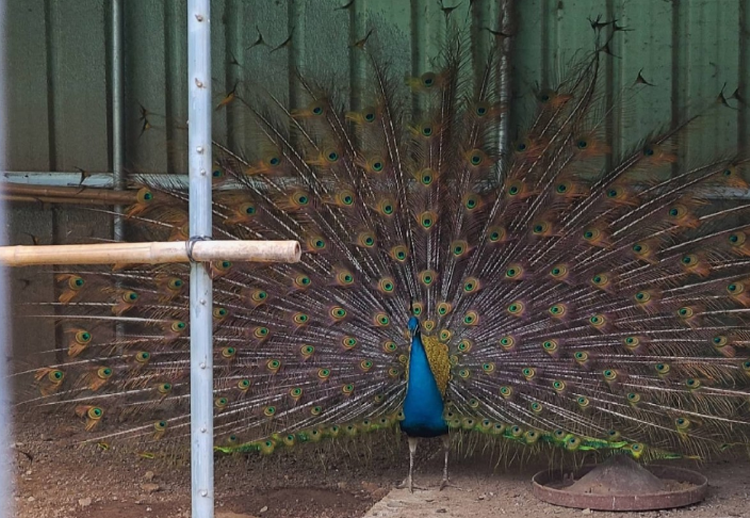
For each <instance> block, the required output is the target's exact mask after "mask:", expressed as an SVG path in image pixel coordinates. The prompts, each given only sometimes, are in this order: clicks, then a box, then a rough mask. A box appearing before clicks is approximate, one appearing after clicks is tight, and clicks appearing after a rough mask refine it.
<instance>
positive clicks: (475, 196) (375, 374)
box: [24, 23, 750, 490]
mask: <svg viewBox="0 0 750 518" xmlns="http://www.w3.org/2000/svg"><path fill="white" fill-rule="evenodd" d="M604 26H607V24H604V23H601V24H599V27H597V29H598V30H600V29H601V27H604ZM609 26H610V28H612V27H614V28H619V27H617V25H616V24H609ZM615 32H616V31H615ZM610 36H611V35H610ZM597 41H598V43H597V45H596V47H595V48H594V49H593V50H592V51H591V52H589V53H588V54H587V55H585V56H579V57H578V59H577V61H576V63H575V64H572V65H571V66H569V67H567V69H566V71H565V73H564V75H563V77H562V79H561V80H560V81H559V83H558V84H556V85H555V86H554V87H553V88H540V89H538V90H537V91H536V92H535V95H534V104H535V112H534V115H533V117H531V119H530V120H529V123H528V124H527V129H526V130H525V131H524V132H523V133H519V134H518V135H513V138H512V143H511V145H510V146H509V147H507V148H506V147H505V146H504V145H503V144H502V142H503V138H501V137H502V136H501V135H500V133H501V125H500V124H499V121H500V120H501V118H502V117H503V116H504V113H506V111H507V109H508V105H507V103H506V102H504V101H503V99H502V96H501V95H500V93H501V89H500V88H499V82H500V76H499V72H498V66H497V60H498V49H493V51H492V52H490V53H489V54H488V58H487V60H486V62H485V66H484V67H483V69H482V70H480V71H479V72H477V71H476V70H475V69H474V68H472V67H470V66H468V62H469V61H470V60H471V53H470V49H469V48H468V45H467V44H466V41H465V39H464V37H463V36H461V35H460V34H457V35H455V36H452V37H451V38H449V41H448V42H447V43H446V45H445V46H444V49H443V50H442V52H441V54H440V56H439V59H437V60H436V62H435V63H434V68H433V71H432V72H427V73H424V74H422V75H419V76H416V77H407V78H406V80H404V78H403V77H400V76H398V75H397V74H396V73H394V72H393V70H392V69H391V68H390V67H389V65H388V63H387V61H386V60H383V59H379V58H378V57H376V56H377V54H376V53H375V52H371V51H370V48H369V47H370V45H369V44H367V45H365V40H363V43H362V45H358V46H356V48H354V49H353V51H354V52H360V53H362V55H364V56H366V59H367V60H368V63H369V67H368V72H367V73H368V77H369V78H371V81H370V82H369V84H370V87H371V88H370V91H369V97H368V98H367V99H368V101H367V102H366V103H363V105H364V106H365V107H364V108H363V109H361V110H356V111H347V110H346V109H345V108H344V106H346V103H345V101H344V99H343V98H342V96H341V93H340V92H338V91H337V89H336V88H333V87H331V86H330V85H329V86H326V85H321V84H319V83H316V82H314V81H312V80H310V79H308V78H306V77H305V76H304V75H302V74H300V75H299V77H298V78H297V81H298V85H299V90H300V92H301V93H302V94H303V95H304V96H306V104H303V105H301V107H297V108H294V109H292V108H289V107H288V106H287V105H286V104H285V103H284V102H282V101H281V100H280V99H279V98H278V96H276V95H275V94H274V92H270V91H262V89H261V88H260V87H258V86H257V85H253V87H252V88H248V89H247V90H248V91H253V92H255V95H254V96H250V95H249V94H247V95H246V94H245V93H244V90H243V88H242V86H241V85H240V87H239V88H238V87H237V85H235V88H234V89H233V90H232V91H231V92H230V94H228V95H226V97H225V98H223V99H222V100H221V102H220V103H219V105H218V106H217V110H222V109H226V107H227V106H229V105H232V106H242V107H243V109H244V110H245V111H246V114H247V118H248V119H249V120H252V122H253V124H254V127H255V130H254V131H255V135H256V137H257V139H258V142H260V145H259V146H255V148H257V149H258V151H257V153H255V154H252V155H250V154H245V153H244V152H240V151H237V150H234V149H233V148H232V147H230V146H228V145H224V144H221V143H219V142H216V143H215V151H214V152H215V155H214V156H215V161H216V164H215V166H214V168H213V170H212V177H213V184H214V187H215V190H214V202H213V214H212V217H213V239H228V240H231V239H272V240H275V239H293V240H298V241H299V242H300V243H301V245H302V248H303V256H302V260H301V262H300V263H297V264H271V263H269V264H237V263H232V262H230V261H217V262H213V263H211V264H210V271H211V276H212V279H213V285H214V307H213V322H214V329H213V332H214V377H215V387H214V412H215V415H214V418H215V445H216V446H215V448H216V450H217V451H219V452H224V453H245V454H251V453H253V452H259V453H261V454H271V453H272V452H273V451H275V450H280V449H284V448H291V447H301V446H300V445H301V443H317V442H319V441H323V440H330V439H336V438H339V440H340V439H341V438H345V437H348V438H351V439H352V440H358V439H359V438H360V437H361V436H363V435H365V434H368V433H372V432H376V431H383V430H396V431H397V430H399V429H400V430H401V431H402V432H403V433H404V434H405V435H406V436H407V438H408V445H409V455H410V463H409V472H408V474H407V476H406V479H405V480H404V486H405V487H407V488H408V489H409V490H413V488H414V483H413V470H414V459H415V453H416V450H417V443H418V441H419V439H420V438H430V437H437V438H441V439H442V441H443V445H444V448H445V468H444V472H443V477H442V483H441V486H440V487H441V488H443V487H445V486H446V485H447V484H449V478H448V459H449V451H450V449H451V445H452V444H455V443H456V441H452V440H451V438H458V439H456V440H457V441H462V442H463V444H472V445H480V446H481V444H486V445H487V444H491V445H498V444H500V445H511V446H512V447H518V448H523V449H525V451H528V452H529V455H532V454H539V455H542V454H547V455H549V454H548V453H545V452H548V451H549V450H550V448H557V450H553V451H562V452H568V453H570V454H576V453H583V454H586V455H590V454H597V455H603V456H607V455H612V454H624V455H628V456H631V457H632V458H635V459H640V460H644V461H645V460H650V459H668V458H686V457H687V458H707V457H709V456H711V455H713V454H717V453H719V452H722V451H727V450H730V449H734V448H736V449H739V450H744V449H746V448H747V445H748V444H749V443H750V351H748V345H749V344H750V331H749V330H748V328H747V324H748V320H749V319H750V241H748V239H750V222H748V220H747V219H746V218H747V210H748V209H750V204H749V203H747V202H744V201H738V202H733V203H729V202H726V201H725V200H720V199H719V198H720V196H721V193H722V192H725V191H726V190H727V189H747V188H748V184H747V183H746V181H745V180H744V179H743V171H744V170H745V169H746V168H747V164H748V159H747V158H745V157H743V156H741V155H736V154H732V155H726V156H716V157H711V158H707V159H704V160H702V161H700V162H698V163H694V162H691V163H686V162H687V161H686V160H684V156H683V155H681V147H680V143H681V141H682V140H683V139H684V138H686V136H687V135H688V134H690V133H691V132H693V131H694V128H695V127H697V126H699V125H700V121H701V120H703V119H704V118H705V117H706V116H708V114H709V113H710V112H711V110H712V109H724V107H723V106H718V108H717V107H709V109H707V110H706V111H705V112H703V113H701V114H699V115H698V116H690V117H688V116H686V117H684V118H682V119H679V120H676V121H673V123H672V124H671V125H669V126H668V127H667V128H666V129H663V130H655V131H653V132H652V133H650V134H649V135H648V136H647V137H645V138H644V139H643V140H642V141H641V142H639V143H637V144H636V145H635V146H633V147H632V148H630V149H627V150H621V151H617V152H614V151H613V149H612V146H611V145H610V144H608V142H609V140H608V133H607V132H608V121H609V119H610V117H612V116H613V109H612V108H611V107H608V106H609V105H608V104H607V103H609V102H611V101H612V99H611V98H608V97H607V96H605V95H603V94H602V93H601V90H602V84H603V83H604V82H605V81H606V78H605V77H604V76H605V74H604V73H603V66H602V63H603V60H604V59H605V58H606V57H607V56H608V54H609V53H610V51H609V47H608V40H607V39H604V40H601V41H599V40H597ZM639 79H640V80H636V81H635V82H634V84H633V87H632V89H634V90H637V89H639V88H648V87H649V86H650V85H649V84H648V82H647V81H645V80H643V79H642V76H641V75H639ZM628 95H629V94H628V93H627V92H623V93H621V94H620V95H619V98H618V99H616V100H615V101H616V102H625V100H626V99H627V96H628ZM718 104H722V103H718ZM134 181H140V182H141V183H139V190H138V191H137V200H136V201H135V202H134V203H133V204H132V205H131V206H129V207H127V209H126V214H125V217H126V221H127V223H128V225H129V227H130V229H131V233H132V237H133V238H139V239H149V240H179V241H183V240H187V239H188V237H189V229H188V224H187V201H188V199H187V193H186V192H185V190H184V188H183V186H182V185H181V184H180V183H179V182H178V181H177V180H175V181H174V182H167V183H161V184H149V182H148V179H147V178H141V179H139V178H137V177H136V178H134ZM56 281H57V283H58V286H57V288H58V289H57V300H55V301H52V302H50V303H49V305H51V306H53V307H54V308H55V309H56V312H57V314H56V316H55V318H56V321H57V322H58V328H59V329H60V334H61V336H62V337H63V339H62V345H61V347H60V348H59V349H55V350H53V351H51V353H54V354H55V355H56V359H55V361H52V362H49V364H48V365H46V366H45V367H42V368H35V369H33V370H32V371H30V372H31V374H33V378H34V385H35V387H36V388H35V393H34V395H33V396H32V397H30V398H29V399H28V400H27V401H25V402H24V405H26V406H29V407H33V408H37V409H38V408H42V409H49V410H52V411H54V415H55V416H60V417H61V418H68V417H72V418H75V419H77V420H79V421H80V427H81V429H82V430H83V431H84V432H85V436H84V437H85V438H84V439H83V441H84V442H86V443H91V444H98V445H100V446H102V445H109V444H110V443H115V442H117V443H119V444H127V445H132V446H133V447H134V448H135V449H136V450H137V451H139V452H141V454H144V452H176V451H179V450H180V449H183V450H185V449H186V448H187V446H188V443H189V434H190V428H189V418H190V416H189V397H190V386H189V346H188V345H189V344H188V328H189V325H190V323H189V321H188V314H189V311H188V267H187V266H186V265H181V264H170V265H159V266H149V265H139V264H117V265H114V267H112V268H107V269H99V268H94V267H86V268H82V269H63V270H59V271H58V272H57V274H56ZM154 454H156V453H154Z"/></svg>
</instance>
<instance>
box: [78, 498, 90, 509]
mask: <svg viewBox="0 0 750 518" xmlns="http://www.w3.org/2000/svg"><path fill="white" fill-rule="evenodd" d="M78 505H80V506H81V507H88V506H90V505H91V497H90V496H87V497H86V498H81V499H79V500H78Z"/></svg>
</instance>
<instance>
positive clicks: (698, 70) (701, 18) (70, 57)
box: [8, 0, 750, 171]
mask: <svg viewBox="0 0 750 518" xmlns="http://www.w3.org/2000/svg"><path fill="white" fill-rule="evenodd" d="M9 3H10V9H9V25H8V27H9V32H8V35H9V42H8V43H9V45H8V58H9V60H10V69H9V70H10V72H11V79H12V80H11V81H10V85H9V86H10V89H9V96H10V112H9V122H10V127H11V129H12V132H11V141H10V146H9V150H10V156H9V164H10V167H11V169H14V170H35V171H46V170H58V171H74V170H76V168H78V167H80V168H83V169H86V170H88V171H106V170H109V169H111V164H110V161H111V153H110V151H109V150H110V147H111V146H109V140H110V138H109V135H110V133H111V131H110V130H111V110H110V109H109V101H110V89H109V86H110V77H109V73H108V63H109V45H110V36H109V34H110V26H109V11H110V9H109V2H106V1H104V0H11V1H10V2H9ZM348 3H349V0H287V1H283V0H216V1H214V2H213V3H212V4H213V5H212V9H213V17H212V18H213V20H212V21H213V24H212V29H213V54H214V55H213V62H214V73H213V77H214V89H215V92H216V96H217V100H218V99H220V98H221V95H222V92H225V91H227V90H229V89H231V88H232V86H233V85H234V83H235V82H236V81H237V80H239V79H247V78H248V77H250V78H256V79H257V80H259V81H261V84H262V85H263V86H265V87H269V88H270V89H272V90H273V91H274V93H277V94H278V95H280V97H281V98H282V99H283V100H285V101H286V100H288V99H290V96H291V99H292V102H294V101H295V91H294V88H293V87H292V88H290V81H289V67H290V65H292V66H301V67H302V68H303V69H305V70H308V71H312V72H313V73H314V74H313V75H314V76H316V77H319V78H324V77H331V76H333V77H335V78H336V86H337V87H338V88H340V89H341V90H342V91H343V92H344V93H345V94H349V95H347V97H351V98H353V99H354V100H355V102H356V100H357V98H358V95H357V92H359V91H363V90H364V87H366V85H364V84H363V82H364V81H365V80H366V79H362V75H361V73H360V72H362V71H363V70H364V60H363V58H362V53H361V52H357V51H356V50H353V49H351V48H350V47H349V45H350V43H351V42H353V41H356V40H358V39H360V38H362V37H364V35H365V34H366V33H367V31H368V30H369V29H370V28H373V27H374V28H376V31H375V32H374V34H373V35H372V37H371V40H370V42H371V43H374V44H375V46H377V47H379V48H381V49H382V53H383V54H385V55H387V56H388V57H389V59H392V61H393V62H394V65H395V67H396V68H397V69H399V71H402V72H403V73H404V74H407V73H414V72H421V71H425V70H428V69H429V68H430V64H429V60H430V58H432V57H434V55H435V54H436V52H437V49H438V48H439V45H440V41H441V38H442V37H443V35H444V33H445V19H446V17H445V15H444V13H443V11H441V4H440V1H439V0H411V1H407V0H354V2H353V4H352V5H351V6H350V7H349V8H348V9H337V7H340V6H342V5H346V4H348ZM453 4H458V7H457V8H456V9H455V10H454V11H453V12H452V13H451V14H450V19H451V20H452V21H454V22H456V23H458V24H459V25H464V26H466V27H469V28H471V30H472V34H473V38H472V41H473V42H474V43H475V44H476V45H478V46H485V47H486V44H487V41H488V39H489V38H490V35H489V33H488V32H487V31H484V30H482V28H483V27H489V28H496V27H497V26H498V20H499V15H500V4H501V2H499V1H496V0H473V1H468V0H464V1H461V2H459V1H454V0H443V5H444V6H446V7H450V6H452V5H453ZM515 4H516V8H515V11H516V23H515V24H514V27H513V30H512V32H513V34H514V35H515V36H514V38H513V54H512V62H513V73H512V84H513V93H514V96H515V100H516V102H517V105H520V106H523V105H524V103H523V101H524V99H529V98H530V94H531V92H532V91H533V89H534V88H535V87H536V85H538V84H542V85H544V84H549V83H551V82H554V81H555V79H557V78H559V77H561V76H562V75H563V73H564V70H565V67H566V65H567V64H568V63H569V60H570V59H571V58H573V57H575V55H576V51H578V50H579V49H588V50H590V49H591V48H592V46H593V31H592V30H591V28H590V24H589V21H588V20H589V19H593V18H596V17H597V16H599V15H601V16H602V18H603V19H605V20H606V19H611V18H613V17H614V18H617V19H618V20H619V22H618V23H619V24H621V25H623V26H625V27H627V28H628V29H629V30H628V31H627V32H620V33H618V35H617V37H616V38H615V39H614V40H613V42H612V45H611V49H612V52H613V54H614V55H615V56H616V57H615V58H613V59H610V60H608V63H607V74H608V77H607V79H608V81H609V83H608V84H609V85H610V95H613V96H616V95H617V94H618V92H620V91H621V90H622V88H623V87H624V86H629V85H630V84H632V82H633V81H634V80H635V78H636V77H637V75H638V73H639V71H642V74H643V76H644V77H645V78H646V79H647V80H648V81H649V82H651V83H653V84H654V85H655V87H653V88H643V89H641V92H640V94H639V95H637V96H636V97H635V98H632V99H628V102H627V103H626V106H627V110H626V112H625V113H623V114H619V113H618V114H616V118H615V119H614V120H615V121H616V123H617V128H616V129H618V130H619V129H620V128H623V127H624V128H625V130H624V131H618V132H617V134H618V135H619V136H621V138H622V139H623V140H624V141H627V142H631V141H633V139H635V138H637V136H642V135H643V134H644V133H645V132H647V131H648V130H649V129H650V128H652V127H654V126H655V125H657V124H661V123H664V122H667V123H668V122H669V121H670V120H672V119H673V118H674V117H675V115H676V114H677V113H678V112H679V111H680V110H683V109H684V108H685V107H686V106H692V107H695V108H698V107H701V106H703V105H704V104H701V103H706V102H708V101H711V100H712V99H714V98H716V96H717V95H718V94H719V92H720V91H721V89H722V86H723V85H725V84H726V87H725V89H724V91H725V93H726V94H727V96H729V95H731V94H732V93H733V92H734V91H735V89H737V88H739V91H740V95H741V96H742V97H743V98H748V97H750V96H748V95H747V94H750V92H748V91H747V90H748V86H747V83H748V81H747V77H746V76H747V75H748V74H750V70H748V66H747V65H750V62H749V61H750V60H749V58H748V50H745V47H746V46H747V44H748V43H750V36H749V35H750V30H748V23H747V17H748V12H749V11H750V0H672V1H667V0H629V1H628V0H516V1H515ZM124 5H125V13H124V14H125V16H124V18H125V27H124V30H125V38H124V49H123V50H124V56H125V74H126V80H125V92H126V95H125V106H126V109H127V116H126V128H127V143H126V150H127V157H126V165H127V166H128V167H129V168H130V169H131V170H136V171H165V170H168V169H169V170H179V171H182V170H184V159H183V158H182V157H180V156H179V154H178V153H175V152H172V151H171V148H173V146H171V145H170V146H168V145H167V143H166V142H167V141H168V140H169V139H174V138H176V136H178V135H179V132H178V130H177V129H176V128H177V127H178V126H179V125H180V124H179V121H184V119H185V113H186V106H185V102H186V101H185V100H186V86H185V76H186V69H185V59H186V43H185V17H186V12H185V10H186V8H185V1H184V0H137V1H129V2H124ZM258 29H260V33H261V34H262V35H263V40H264V41H265V42H266V43H267V44H268V45H269V46H263V45H259V46H255V47H252V48H249V47H251V46H252V44H253V43H254V42H255V41H256V40H257V38H258V34H259V33H258ZM290 32H291V33H292V41H291V45H289V46H288V47H284V48H282V49H279V50H278V51H276V52H270V50H271V47H275V46H276V45H279V44H280V43H282V42H283V41H284V40H285V39H286V38H287V37H288V35H289V34H290ZM233 62H236V63H239V64H240V65H241V66H238V65H233V64H231V63H233ZM352 92H353V93H352ZM526 104H528V103H526ZM141 105H142V106H144V107H145V108H146V109H148V110H149V111H150V112H151V115H150V116H149V120H150V121H151V123H152V124H153V125H154V126H157V129H159V128H165V126H166V127H167V129H168V131H151V132H147V133H146V134H144V135H143V136H141V137H140V138H139V134H140V130H141V125H142V122H141V121H140V120H139V117H140V108H139V106H141ZM522 115H523V114H522V113H519V112H518V110H517V111H516V112H514V120H516V121H520V120H523V116H522ZM721 115H726V117H724V116H722V117H719V118H718V120H719V122H717V123H716V124H715V125H714V126H712V127H711V130H712V131H711V132H709V133H710V135H711V136H712V138H711V140H710V141H708V142H707V141H706V140H703V139H702V140H701V144H702V145H703V146H706V145H709V146H714V145H719V146H721V145H725V144H729V145H731V144H733V143H736V142H737V139H738V138H742V140H744V137H745V136H746V135H747V125H748V121H747V118H748V112H747V109H746V108H745V107H744V106H742V105H739V109H738V110H726V112H725V113H723V114H721ZM167 121H171V122H169V123H167ZM244 122H245V121H244V119H243V117H242V116H241V113H240V111H239V110H229V112H228V113H226V112H224V111H220V112H217V115H216V120H215V128H216V133H217V138H219V139H220V140H224V139H226V135H227V134H232V135H233V137H234V139H235V140H237V142H234V144H238V145H239V144H242V143H243V142H242V136H243V132H242V128H243V127H244V124H243V123H244ZM230 130H231V131H230ZM230 142H231V141H230Z"/></svg>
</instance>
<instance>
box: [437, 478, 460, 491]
mask: <svg viewBox="0 0 750 518" xmlns="http://www.w3.org/2000/svg"><path fill="white" fill-rule="evenodd" d="M446 487H452V488H454V489H458V490H459V491H462V488H461V486H458V485H456V484H454V483H453V482H451V481H450V480H449V479H447V478H444V479H443V480H441V481H440V486H439V488H438V491H442V490H443V489H445V488H446Z"/></svg>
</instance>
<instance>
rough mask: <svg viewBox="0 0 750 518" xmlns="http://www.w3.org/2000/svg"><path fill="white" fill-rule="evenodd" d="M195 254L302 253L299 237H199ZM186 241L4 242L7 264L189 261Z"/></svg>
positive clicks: (293, 258)
mask: <svg viewBox="0 0 750 518" xmlns="http://www.w3.org/2000/svg"><path fill="white" fill-rule="evenodd" d="M192 255H193V258H194V259H195V260H196V261H199V262H207V261H253V262H271V261H273V262H283V263H296V262H297V261H299V259H300V257H301V255H302V254H301V251H300V245H299V243H298V242H297V241H196V242H195V243H194V246H193V254H192ZM189 261H190V259H189V258H188V254H187V243H186V242H185V241H167V242H153V243H104V244H94V245H40V246H24V245H17V246H0V263H2V264H4V265H5V266H29V265H34V264H144V263H148V264H156V263H187V262H189Z"/></svg>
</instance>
